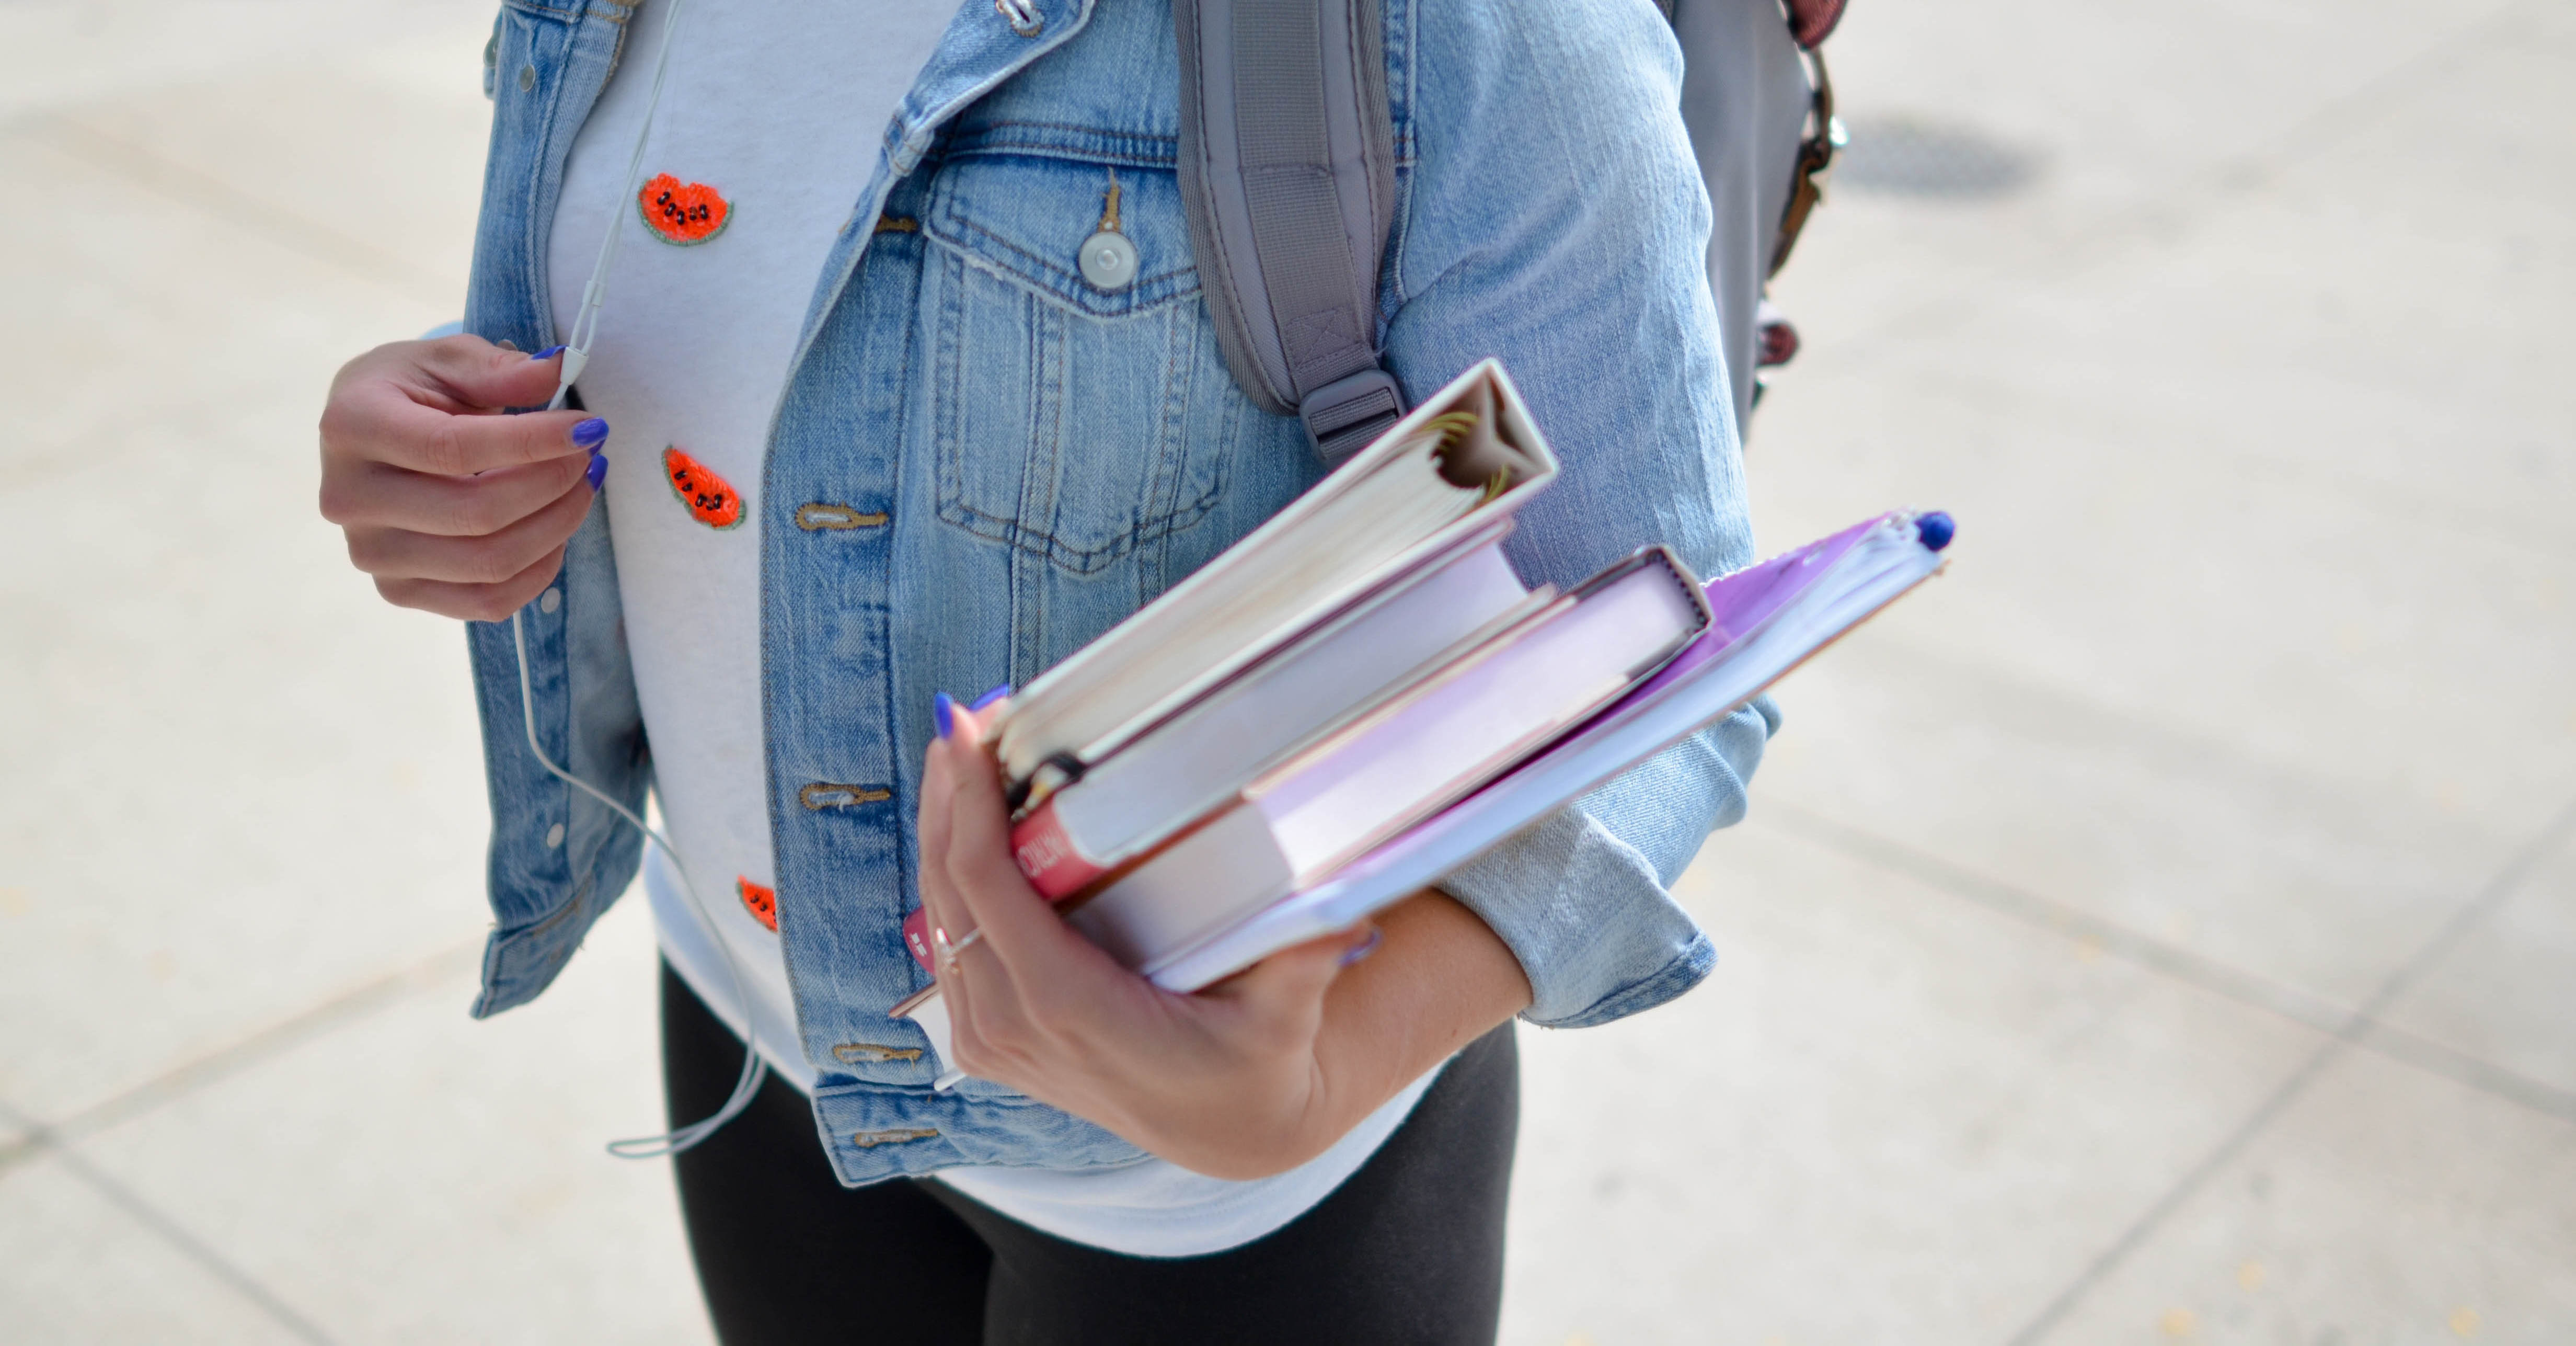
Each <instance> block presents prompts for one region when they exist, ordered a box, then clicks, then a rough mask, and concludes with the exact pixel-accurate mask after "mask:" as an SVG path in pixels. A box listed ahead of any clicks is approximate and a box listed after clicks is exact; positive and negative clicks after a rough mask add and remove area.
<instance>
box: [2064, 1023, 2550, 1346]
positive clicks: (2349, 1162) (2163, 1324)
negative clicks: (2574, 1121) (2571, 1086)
mask: <svg viewBox="0 0 2576 1346" xmlns="http://www.w3.org/2000/svg"><path fill="white" fill-rule="evenodd" d="M2570 1192H2576V1125H2571V1124H2570V1123H2568V1122H2566V1121H2563V1120H2559V1119H2556V1118H2551V1117H2548V1116H2545V1115H2542V1114H2539V1113H2535V1112H2532V1111H2530V1110H2528V1109H2525V1108H2520V1107H2517V1106H2515V1105H2514V1104H2512V1103H2509V1102H2505V1101H2503V1100H2500V1099H2497V1098H2495V1097H2493V1096H2492V1095H2488V1094H2483V1093H2479V1092H2476V1091H2473V1090H2468V1089H2464V1088H2462V1087H2460V1086H2458V1085H2456V1084H2454V1083H2452V1082H2450V1081H2448V1080H2443V1079H2440V1078H2438V1077H2434V1076H2430V1075H2426V1074H2423V1073H2421V1072H2418V1071H2415V1070H2412V1069H2410V1068H2408V1067H2406V1066H2404V1065H2402V1064H2398V1063H2395V1062H2392V1061H2389V1060H2386V1059H2385V1058H2382V1057H2377V1056H2372V1055H2369V1054H2366V1053H2349V1052H2347V1053H2345V1054H2344V1055H2343V1056H2342V1057H2340V1058H2339V1059H2338V1060H2336V1061H2335V1062H2334V1063H2333V1064H2331V1065H2330V1066H2328V1067H2327V1068H2326V1070H2325V1071H2324V1072H2323V1073H2322V1074H2321V1075H2320V1076H2319V1077H2318V1078H2317V1081H2316V1083H2315V1085H2314V1087H2313V1088H2312V1089H2311V1090H2310V1091H2309V1092H2308V1093H2307V1094H2306V1096H2304V1097H2303V1098H2301V1099H2300V1100H2298V1101H2297V1102H2296V1103H2295V1104H2293V1105H2292V1106H2291V1107H2289V1108H2288V1109H2286V1110H2285V1111H2284V1112H2283V1114H2282V1115H2281V1116H2280V1117H2279V1118H2278V1120H2276V1121H2275V1122H2274V1123H2273V1124H2272V1125H2271V1126H2270V1127H2269V1128H2268V1129H2267V1130H2265V1131H2264V1132H2263V1133H2262V1134H2261V1135H2260V1136H2259V1137H2257V1138H2256V1139H2255V1140H2254V1141H2253V1143H2252V1144H2250V1145H2249V1146H2248V1147H2247V1148H2246V1149H2245V1151H2244V1152H2243V1154H2242V1155H2241V1156H2240V1157H2239V1158H2237V1159H2236V1161H2235V1162H2233V1163H2231V1164H2229V1165H2228V1166H2226V1168H2224V1169H2223V1170H2222V1171H2220V1172H2219V1173H2218V1174H2216V1175H2215V1176H2214V1177H2213V1178H2212V1179H2211V1181H2210V1182H2209V1184H2208V1186H2207V1187H2206V1189H2205V1190H2204V1191H2202V1192H2201V1193H2200V1194H2199V1195H2198V1196H2196V1197H2195V1198H2194V1199H2192V1200H2190V1201H2188V1202H2186V1203H2185V1204H2184V1205H2183V1206H2182V1207H2181V1208H2180V1209H2178V1210H2177V1211H2176V1212H2175V1214H2174V1215H2173V1216H2172V1217H2171V1219H2170V1220H2168V1221H2167V1222H2166V1223H2165V1225H2164V1226H2162V1227H2161V1228H2160V1229H2159V1230H2158V1231H2157V1232H2156V1233H2155V1235H2154V1237H2153V1238H2151V1239H2150V1240H2149V1241H2148V1242H2147V1243H2146V1244H2145V1245H2144V1246H2143V1247H2142V1248H2141V1249H2140V1250H2139V1252H2138V1253H2137V1254H2136V1255H2135V1256H2134V1257H2132V1258H2131V1259H2130V1260H2129V1261H2128V1262H2126V1263H2125V1264H2123V1265H2122V1266H2121V1267H2119V1268H2118V1269H2117V1270H2116V1271H2115V1272H2114V1273H2113V1274H2112V1275H2111V1276H2110V1278H2109V1279H2107V1280H2106V1281H2105V1282H2104V1283H2103V1284H2101V1285H2100V1286H2099V1287H2098V1288H2097V1289H2095V1290H2093V1291H2092V1292H2091V1293H2089V1294H2087V1295H2086V1296H2085V1297H2084V1298H2083V1299H2082V1300H2081V1301H2080V1302H2079V1303H2078V1304H2077V1305H2076V1306H2075V1308H2074V1311H2073V1312H2072V1313H2070V1314H2069V1315H2068V1316H2067V1318H2066V1319H2065V1320H2064V1322H2063V1323H2062V1324H2061V1325H2059V1326H2058V1327H2057V1329H2056V1330H2054V1331H2052V1332H2050V1333H2048V1334H2047V1335H2046V1336H2045V1337H2044V1338H2042V1339H2043V1340H2046V1341H2049V1342H2067V1343H2078V1342H2080V1343H2087V1344H2088V1346H2090V1344H2091V1343H2102V1344H2103V1346H2121V1343H2130V1342H2134V1343H2138V1346H2148V1344H2149V1343H2158V1342H2172V1341H2177V1340H2188V1341H2195V1342H2210V1343H2233V1342H2243V1343H2264V1344H2265V1346H2269V1344H2270V1343H2296V1344H2297V1346H2381V1344H2382V1343H2386V1344H2388V1346H2396V1344H2398V1343H2421V1342H2435V1341H2478V1342H2492V1343H2501V1344H2503V1346H2555V1343H2560V1342H2564V1341H2566V1340H2568V1339H2569V1336H2570V1334H2571V1333H2576V1202H2571V1201H2570V1200H2569V1198H2568V1194H2569V1193H2570Z"/></svg>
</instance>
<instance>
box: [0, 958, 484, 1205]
mask: <svg viewBox="0 0 2576 1346" xmlns="http://www.w3.org/2000/svg"><path fill="white" fill-rule="evenodd" d="M481 944H482V941H480V940H475V941H473V942H470V943H460V944H453V945H450V946H448V947H446V948H443V949H440V950H439V951H438V952H436V953H434V954H431V955H430V956H429V957H427V958H423V959H420V960H418V961H417V962H414V963H411V964H409V965H407V966H404V967H400V968H397V969H395V970H394V971H392V972H388V973H386V974H385V975H383V976H381V977H377V978H375V979H374V980H372V981H368V982H365V983H363V984H361V985H358V986H356V987H352V988H351V989H349V990H346V991H343V992H341V993H340V994H338V995H335V996H332V997H331V998H330V999H328V1000H324V1001H322V1002H321V1003H320V1004H317V1005H314V1006H312V1007H311V1008H309V1009H305V1010H301V1011H298V1012H297V1013H295V1014H292V1015H289V1016H287V1017H286V1018H284V1019H281V1020H279V1021H277V1022H275V1023H272V1024H270V1025H269V1026H267V1027H266V1028H261V1029H257V1030H255V1031H253V1032H252V1033H250V1034H249V1035H247V1036H245V1037H242V1038H238V1039H236V1040H234V1041H233V1042H231V1043H229V1044H227V1045H225V1046H222V1047H218V1048H216V1049H214V1050H213V1051H210V1052H207V1053H206V1054H204V1055H202V1056H199V1057H196V1058H195V1059H193V1060H189V1061H184V1062H181V1063H180V1064H178V1065H176V1066H173V1067H171V1068H170V1069H168V1070H165V1071H162V1072H161V1073H160V1074H158V1075H155V1076H153V1077H152V1078H150V1079H147V1080H145V1081H143V1082H142V1083H140V1084H137V1085H134V1086H133V1087H131V1088H128V1089H126V1090H124V1091H123V1092H121V1093H116V1094H111V1095H109V1096H108V1097H106V1098H104V1099H101V1100H99V1101H98V1102H96V1103H92V1104H90V1105H89V1106H87V1107H84V1108H81V1109H79V1110H77V1111H75V1112H73V1113H71V1114H69V1115H68V1116H66V1117H64V1118H62V1119H61V1120H59V1121H54V1122H43V1121H38V1120H36V1119H33V1118H28V1119H27V1121H26V1127H25V1129H26V1134H25V1135H24V1136H22V1137H21V1138H20V1139H19V1140H18V1141H17V1142H16V1143H14V1144H11V1145H8V1146H5V1147H0V1173H5V1172H7V1171H8V1169H9V1168H10V1167H11V1166H12V1165H14V1164H17V1163H20V1162H22V1161H25V1160H28V1159H32V1158H34V1157H35V1156H36V1155H38V1154H40V1153H44V1152H46V1151H49V1150H50V1151H56V1152H60V1151H62V1150H63V1149H64V1148H65V1147H67V1146H69V1145H72V1144H75V1143H77V1142H79V1141H81V1140H84V1139H86V1138H88V1137H90V1136H94V1135H97V1134H98V1133H99V1132H101V1131H105V1130H107V1129H108V1128H110V1127H112V1126H115V1125H117V1124H118V1123H120V1122H124V1121H128V1120H130V1119H132V1118H135V1117H139V1116H142V1115H143V1114H145V1113H147V1112H150V1111H152V1110H153V1109H155V1108H158V1107H160V1106H162V1105H163V1104H166V1103H170V1102H172V1101H174V1100H177V1099H179V1098H182V1097H185V1096H187V1095H188V1094H192V1093H195V1092H196V1091H198V1090H200V1089H203V1088H205V1087H207V1086H208V1085H211V1084H214V1083H217V1082H218V1081H221V1080H223V1079H226V1078H228V1077H230V1076H232V1075H235V1074H238V1073H240V1072H241V1071H243V1070H246V1069H248V1068H250V1067H251V1066H254V1065H257V1064H259V1063H261V1062H263V1061H267V1060H270V1059H273V1058H275V1057H277V1056H281V1055H283V1054H285V1053H286V1052H288V1051H291V1050H293V1049H294V1048H296V1047H298V1046H301V1045H303V1044H304V1043H306V1042H309V1041H311V1040H312V1039H314V1038H316V1037H320V1036H321V1035H323V1034H325V1033H328V1032H330V1031H332V1030H333V1029H335V1028H338V1027H340V1026H342V1025H343V1024H346V1023H348V1022H350V1021H352V1020H354V1019H356V1018H358V1017H360V1016H362V1015H364V1014H367V1013H368V1012H370V1011H372V1010H375V1009H377V1008H380V1007H382V1006H384V1005H386V1004H389V1003H391V1002H393V1001H395V1000H398V999H401V998H403V997H405V996H407V995H410V994H412V993H414V992H417V991H424V990H427V989H429V988H431V987H433V986H435V985H437V984H439V983H440V982H441V981H443V980H445V979H446V978H448V977H450V976H453V975H454V974H455V973H456V971H457V970H458V968H459V966H460V965H462V964H464V963H466V962H468V961H469V960H471V959H473V958H474V957H476V956H477V954H478V951H479V950H480V948H481ZM13 1111H14V1110H13Z"/></svg>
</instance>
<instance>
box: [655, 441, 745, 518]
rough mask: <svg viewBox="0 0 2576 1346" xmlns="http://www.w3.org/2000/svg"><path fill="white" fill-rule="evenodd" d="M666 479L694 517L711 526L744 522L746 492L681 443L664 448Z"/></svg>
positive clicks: (663, 459) (663, 475)
mask: <svg viewBox="0 0 2576 1346" xmlns="http://www.w3.org/2000/svg"><path fill="white" fill-rule="evenodd" d="M662 479H663V480H664V481H667V482H669V483H671V493H672V494H673V495H676V496H678V497H680V503H681V504H683V505H686V506H687V507H688V510H689V515H690V517H692V518H694V519H696V520H697V521H698V522H700V523H702V524H705V525H706V526H707V527H709V528H731V527H733V526H735V525H736V524H739V523H741V522H742V494H741V493H740V492H738V491H736V490H734V488H733V483H732V482H729V481H726V480H725V479H724V478H722V477H719V476H717V475H716V474H715V471H714V469H712V468H710V467H708V466H707V465H706V464H704V463H701V462H699V461H698V460H697V459H695V458H692V457H690V456H689V455H688V454H686V453H684V452H682V451H681V450H680V447H679V446H678V445H676V444H675V445H672V446H671V447H670V448H667V449H664V450H662Z"/></svg>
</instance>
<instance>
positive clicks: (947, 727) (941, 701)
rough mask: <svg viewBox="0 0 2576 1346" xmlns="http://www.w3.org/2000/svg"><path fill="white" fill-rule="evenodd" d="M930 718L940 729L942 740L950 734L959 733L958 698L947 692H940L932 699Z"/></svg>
mask: <svg viewBox="0 0 2576 1346" xmlns="http://www.w3.org/2000/svg"><path fill="white" fill-rule="evenodd" d="M930 718H931V722H932V723H934V724H936V725H937V726H938V727H939V736H940V737H941V738H946V737H948V736H949V735H950V734H953V733H955V732H957V700H956V698H955V697H952V696H950V695H949V694H948V693H946V692H940V693H938V694H936V695H934V696H932V697H931V698H930Z"/></svg>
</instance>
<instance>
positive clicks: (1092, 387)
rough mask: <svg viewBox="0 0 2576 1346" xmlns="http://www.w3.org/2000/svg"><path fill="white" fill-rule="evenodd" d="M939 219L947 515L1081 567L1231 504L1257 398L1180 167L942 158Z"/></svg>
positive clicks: (936, 257) (934, 268) (934, 311)
mask: <svg viewBox="0 0 2576 1346" xmlns="http://www.w3.org/2000/svg"><path fill="white" fill-rule="evenodd" d="M921 227H922V232H923V234H924V235H925V236H926V237H927V238H928V239H929V241H930V242H931V244H932V245H933V246H932V247H931V249H930V250H929V252H928V259H927V265H926V268H925V272H924V276H923V285H924V293H923V296H922V297H923V301H924V302H923V306H922V312H923V313H924V315H925V316H926V318H927V319H928V321H929V322H930V323H931V325H932V330H931V333H930V337H931V340H930V347H931V351H930V356H931V358H930V368H929V374H930V377H931V379H932V381H933V387H932V390H931V393H932V396H931V403H932V408H931V410H932V414H931V434H932V436H933V437H934V439H935V441H936V444H935V453H934V459H935V462H936V464H937V475H938V510H939V517H940V518H941V519H942V520H944V521H946V522H947V523H949V524H951V525H953V526H955V527H958V528H962V529H964V530H966V531H967V532H970V533H973V534H975V535H976V536H979V537H983V538H987V539H990V540H993V541H996V542H1002V543H1006V544H1008V545H1010V546H1012V547H1015V548H1018V549H1020V550H1023V551H1027V552H1032V553H1036V554H1038V555H1042V556H1044V557H1045V558H1046V559H1047V560H1048V561H1050V562H1052V563H1053V564H1055V565H1056V566H1059V567H1061V568H1063V569H1065V570H1068V571H1072V572H1074V573H1077V574H1082V573H1089V572H1092V571H1096V570H1099V569H1102V568H1104V567H1106V566H1109V565H1111V564H1113V563H1115V562H1116V561H1118V560H1119V559H1120V558H1121V557H1123V556H1125V555H1127V554H1128V553H1130V552H1132V551H1134V550H1135V549H1136V548H1137V547H1138V546H1139V545H1141V544H1144V543H1147V542H1151V541H1154V540H1155V539H1157V538H1160V537H1163V536H1166V535H1168V534H1170V533H1171V532H1173V531H1175V530H1178V529H1181V528H1186V527H1188V526H1189V525H1190V524H1192V523H1194V522H1196V521H1197V520H1199V519H1200V518H1202V517H1203V516H1205V515H1206V514H1207V513H1208V512H1209V511H1210V510H1211V509H1213V508H1214V507H1215V505H1216V502H1217V499H1218V497H1219V496H1220V494H1221V493H1222V491H1223V489H1224V483H1225V476H1226V463H1227V458H1228V456H1229V452H1230V450H1231V448H1232V446H1233V444H1234V442H1235V441H1236V440H1237V439H1238V438H1240V437H1241V433H1242V429H1243V427H1242V425H1241V420H1242V417H1243V416H1244V414H1245V413H1247V412H1249V411H1251V408H1250V404H1249V403H1248V402H1245V401H1244V400H1243V399H1242V398H1241V397H1240V395H1238V394H1236V393H1235V391H1234V388H1233V384H1232V383H1231V381H1230V378H1229V376H1228V375H1227V374H1226V371H1225V366H1224V363H1223V357H1222V356H1221V355H1220V354H1219V353H1218V351H1217V347H1216V340H1215V337H1214V334H1213V332H1212V330H1211V329H1210V328H1209V326H1208V320H1207V316H1206V310H1205V308H1204V306H1203V305H1202V304H1201V303H1200V302H1199V283H1198V273H1197V271H1196V270H1195V269H1193V267H1192V266H1191V258H1190V247H1189V226H1188V222H1187V219H1186V217H1185V216H1184V215H1183V213H1182V207H1181V198H1180V184H1179V182H1178V179H1177V177H1176V175H1175V174H1174V173H1173V172H1171V171H1169V170H1156V169H1150V168H1136V167H1132V166H1128V165H1111V164H1107V163H1099V162H1089V161H1082V160H1073V159H1063V158H1046V157H1036V156H1027V157H1021V156H1013V155H991V154H979V155H973V156H969V157H965V158H961V159H957V160H952V161H951V162H949V163H948V164H946V165H944V166H942V167H941V169H940V170H939V173H938V175H937V177H936V178H935V179H934V180H933V182H932V184H931V187H930V191H929V194H928V200H927V202H926V203H925V208H924V211H923V216H922V221H921ZM1102 234H1114V235H1115V236H1116V240H1117V241H1114V242H1108V243H1107V248H1108V255H1107V256H1106V257H1105V258H1096V259H1094V261H1093V264H1092V265H1091V266H1090V267H1088V268H1086V266H1085V258H1084V252H1085V248H1086V245H1087V244H1089V245H1092V246H1093V247H1094V248H1098V247H1100V246H1101V244H1100V242H1097V241H1095V240H1096V237H1097V236H1098V235H1102ZM1122 254H1123V255H1122Z"/></svg>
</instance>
